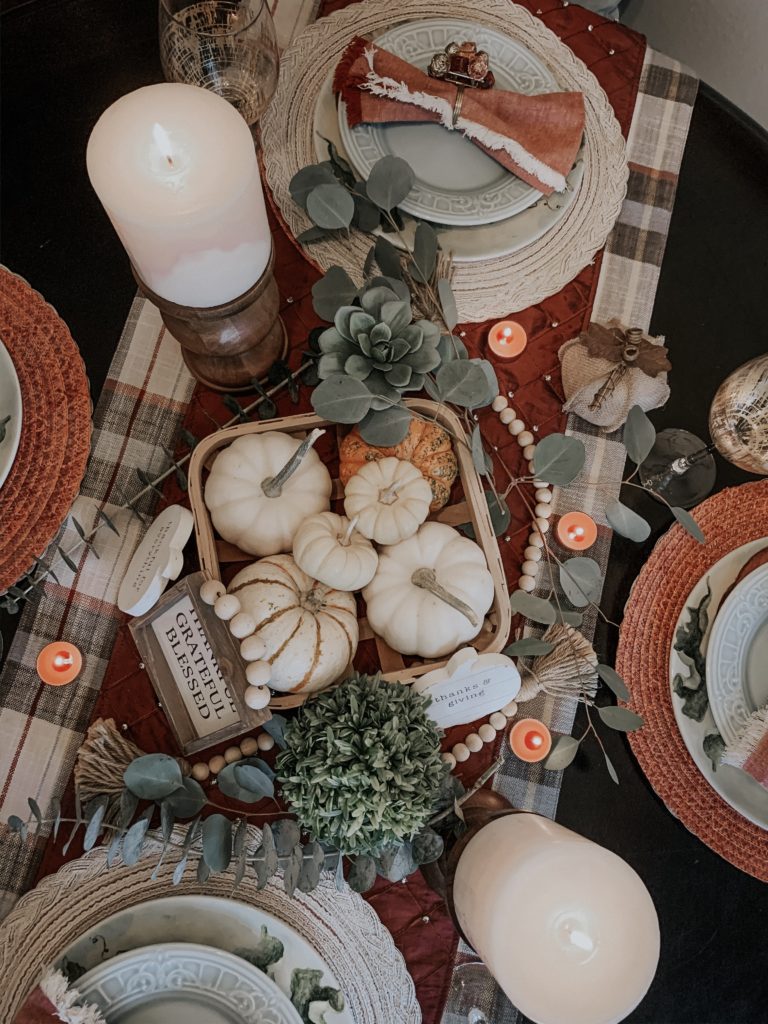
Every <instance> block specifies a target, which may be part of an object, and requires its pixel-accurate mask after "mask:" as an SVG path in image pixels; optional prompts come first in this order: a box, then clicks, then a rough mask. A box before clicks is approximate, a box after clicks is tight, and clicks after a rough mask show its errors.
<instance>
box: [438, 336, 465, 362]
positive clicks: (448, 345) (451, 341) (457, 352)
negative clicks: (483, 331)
mask: <svg viewBox="0 0 768 1024" xmlns="http://www.w3.org/2000/svg"><path fill="white" fill-rule="evenodd" d="M437 351H438V354H439V356H440V362H441V363H450V361H451V360H452V359H468V358H469V352H468V351H467V346H466V345H465V344H464V342H463V341H462V340H461V338H457V337H456V335H455V334H442V335H441V336H440V341H438V343H437Z"/></svg>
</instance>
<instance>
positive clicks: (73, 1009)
mask: <svg viewBox="0 0 768 1024" xmlns="http://www.w3.org/2000/svg"><path fill="white" fill-rule="evenodd" d="M40 990H41V991H42V993H43V995H44V996H45V997H46V999H48V1000H50V1002H51V1003H52V1004H53V1007H54V1009H55V1010H56V1014H57V1016H58V1019H59V1020H61V1021H64V1022H65V1024H106V1021H105V1020H104V1017H103V1016H102V1014H101V1011H100V1010H99V1008H98V1007H97V1006H93V1005H90V1004H89V1005H87V1006H78V1005H77V1003H78V1000H79V999H80V993H79V992H78V991H77V989H75V988H70V987H69V986H68V984H67V979H66V978H65V977H64V975H63V974H62V973H61V971H54V970H52V969H51V970H48V971H46V972H45V974H44V975H43V977H42V978H41V980H40Z"/></svg>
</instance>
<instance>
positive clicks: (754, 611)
mask: <svg viewBox="0 0 768 1024" xmlns="http://www.w3.org/2000/svg"><path fill="white" fill-rule="evenodd" d="M766 549H768V537H765V538H762V539H761V540H755V541H752V542H751V543H749V544H744V545H742V546H741V547H739V548H736V549H735V550H734V551H731V552H729V553H728V554H727V555H725V557H724V558H721V559H720V561H719V562H717V563H716V564H715V565H714V566H712V568H711V569H710V570H709V571H708V572H707V573H706V575H705V576H703V577H702V578H701V579H700V580H699V581H698V582H697V583H696V585H695V587H694V588H693V589H692V590H691V592H690V594H689V595H688V598H687V599H686V601H685V605H684V607H683V611H682V612H681V614H680V617H679V619H678V622H677V625H676V627H675V634H674V635H675V636H677V633H678V630H679V629H681V628H685V627H686V626H687V624H688V622H689V620H690V616H691V614H695V610H696V609H697V608H698V607H699V605H700V604H701V602H702V600H704V598H705V597H706V595H707V591H708V590H709V592H710V593H711V599H710V602H709V606H708V609H707V619H708V622H707V627H706V629H705V631H704V635H703V640H702V642H701V649H702V653H704V654H706V676H705V681H706V688H707V697H708V709H707V711H706V713H705V715H704V717H703V718H702V720H701V721H700V722H696V721H694V719H692V718H689V717H688V716H687V715H685V714H684V713H683V706H684V701H683V700H682V699H681V698H680V697H678V696H677V694H676V693H675V690H674V687H672V694H671V700H672V706H673V710H674V714H675V719H676V721H677V725H678V728H679V729H680V734H681V736H682V738H683V742H684V743H685V745H686V747H687V748H688V751H689V753H690V755H691V757H692V758H693V760H694V761H695V763H696V766H697V767H698V769H699V771H700V772H701V773H702V775H703V776H704V777H705V778H706V779H707V781H708V782H709V784H710V785H711V786H712V788H713V789H714V790H715V791H716V792H717V793H718V794H719V795H720V796H721V797H722V798H723V800H725V801H726V802H727V803H728V804H730V806H731V807H733V809H734V810H736V811H738V813H739V814H742V815H743V816H744V817H745V818H747V819H748V820H749V821H751V822H753V823H754V824H755V825H758V826H759V827H760V828H763V829H768V791H766V790H765V789H764V788H763V787H762V786H761V785H760V784H759V783H758V782H757V781H755V779H753V778H752V777H751V776H750V775H748V774H746V773H745V772H742V771H740V770H739V769H737V768H733V767H730V766H728V765H722V764H721V765H718V766H717V768H716V769H715V767H714V766H713V764H712V760H711V759H710V757H709V756H708V754H707V753H706V752H705V749H704V740H705V738H706V737H708V736H712V735H714V734H716V733H719V734H720V736H721V737H722V738H723V740H724V741H725V743H726V744H728V745H730V744H732V743H734V742H735V741H736V740H738V738H739V736H740V735H741V734H742V733H743V731H744V729H745V727H746V725H747V721H748V719H749V716H750V715H751V714H752V713H753V712H754V711H756V710H757V709H758V708H760V707H764V706H765V705H766V704H768V671H766V668H767V667H768V565H762V566H759V567H757V568H756V569H754V571H752V572H750V573H748V574H747V575H745V576H744V578H743V579H741V580H739V581H738V582H736V583H735V585H734V581H736V580H737V579H738V577H739V575H740V573H741V571H742V569H744V567H745V566H747V563H748V562H749V561H750V560H751V559H753V558H754V557H755V556H756V555H757V554H758V553H759V552H761V551H764V550H766ZM689 673H690V667H689V666H688V665H687V664H686V662H685V661H684V659H683V658H681V656H680V653H679V652H678V651H677V650H676V649H675V647H674V646H673V647H672V650H671V652H670V661H669V678H670V685H672V684H673V681H674V679H675V676H677V675H678V674H680V675H682V677H683V678H684V679H685V678H688V676H689Z"/></svg>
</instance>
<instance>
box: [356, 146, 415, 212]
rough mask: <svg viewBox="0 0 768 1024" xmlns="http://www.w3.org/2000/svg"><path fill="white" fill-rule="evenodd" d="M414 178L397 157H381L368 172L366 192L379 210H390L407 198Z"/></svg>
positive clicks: (407, 167)
mask: <svg viewBox="0 0 768 1024" xmlns="http://www.w3.org/2000/svg"><path fill="white" fill-rule="evenodd" d="M415 180H416V176H415V175H414V173H413V171H412V170H411V168H410V166H409V165H408V164H407V163H406V162H405V160H403V159H401V158H400V157H399V156H383V157H382V158H381V159H380V160H377V161H376V163H375V164H374V165H373V167H372V168H371V170H370V173H369V175H368V181H367V182H366V186H365V188H366V192H367V193H368V198H369V199H371V200H372V201H373V202H374V203H375V204H376V205H377V206H378V207H379V209H381V210H392V209H393V208H394V207H395V206H399V205H400V203H402V201H403V200H404V199H405V198H406V197H407V196H408V193H409V192H410V191H411V189H412V188H413V184H414V182H415Z"/></svg>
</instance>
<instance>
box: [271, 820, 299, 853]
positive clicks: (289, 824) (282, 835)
mask: <svg viewBox="0 0 768 1024" xmlns="http://www.w3.org/2000/svg"><path fill="white" fill-rule="evenodd" d="M272 835H273V836H274V838H275V849H276V850H277V855H278V857H287V856H288V854H289V853H290V852H291V850H293V848H294V847H295V846H296V844H297V843H298V842H299V840H300V839H301V830H300V829H299V826H298V824H297V823H296V822H295V821H294V820H293V818H282V819H281V820H280V821H276V822H274V823H273V825H272Z"/></svg>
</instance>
